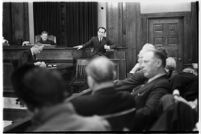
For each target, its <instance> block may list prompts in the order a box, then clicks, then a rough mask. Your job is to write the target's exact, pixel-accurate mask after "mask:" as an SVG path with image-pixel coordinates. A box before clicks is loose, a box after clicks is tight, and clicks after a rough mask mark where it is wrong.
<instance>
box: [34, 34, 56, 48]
mask: <svg viewBox="0 0 201 134" xmlns="http://www.w3.org/2000/svg"><path fill="white" fill-rule="evenodd" d="M40 37H41V38H40V40H39V41H38V42H37V43H41V44H49V45H55V43H54V41H52V40H49V39H48V32H46V31H43V32H42V33H41V36H40Z"/></svg>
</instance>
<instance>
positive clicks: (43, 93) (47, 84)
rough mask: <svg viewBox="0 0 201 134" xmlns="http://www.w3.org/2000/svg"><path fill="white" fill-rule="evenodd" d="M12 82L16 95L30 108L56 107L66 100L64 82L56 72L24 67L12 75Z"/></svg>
mask: <svg viewBox="0 0 201 134" xmlns="http://www.w3.org/2000/svg"><path fill="white" fill-rule="evenodd" d="M11 81H12V85H13V88H14V90H15V93H16V95H17V96H18V97H19V98H20V99H21V100H23V101H24V102H25V103H26V104H27V106H28V107H32V108H36V107H37V108H40V107H43V106H48V105H54V104H57V103H60V102H62V101H63V100H64V99H65V95H66V94H65V87H64V82H63V80H62V78H61V75H60V74H59V73H58V72H56V71H53V70H47V69H45V68H39V67H35V66H33V65H24V66H22V67H20V68H18V69H17V70H16V71H15V72H14V73H13V74H12V76H11Z"/></svg>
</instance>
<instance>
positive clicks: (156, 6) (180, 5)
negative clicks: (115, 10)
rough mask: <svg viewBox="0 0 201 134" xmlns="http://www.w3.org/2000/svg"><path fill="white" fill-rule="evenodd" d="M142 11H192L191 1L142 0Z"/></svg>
mask: <svg viewBox="0 0 201 134" xmlns="http://www.w3.org/2000/svg"><path fill="white" fill-rule="evenodd" d="M140 6H141V13H162V12H184V11H191V2H174V1H170V2H154V1H151V2H141V3H140Z"/></svg>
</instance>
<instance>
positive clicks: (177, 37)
mask: <svg viewBox="0 0 201 134" xmlns="http://www.w3.org/2000/svg"><path fill="white" fill-rule="evenodd" d="M148 26H149V28H148V30H149V31H148V40H149V42H150V43H152V44H154V45H155V46H156V47H165V49H166V51H167V53H168V56H169V57H174V58H175V59H176V61H177V69H181V67H182V50H183V47H182V46H183V36H184V35H183V19H182V18H179V17H174V18H150V19H149V20H148Z"/></svg>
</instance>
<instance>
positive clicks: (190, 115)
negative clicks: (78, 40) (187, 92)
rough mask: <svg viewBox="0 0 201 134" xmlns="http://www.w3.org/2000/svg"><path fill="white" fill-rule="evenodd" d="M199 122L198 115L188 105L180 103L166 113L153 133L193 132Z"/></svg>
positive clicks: (155, 126) (156, 124)
mask: <svg viewBox="0 0 201 134" xmlns="http://www.w3.org/2000/svg"><path fill="white" fill-rule="evenodd" d="M197 121H198V115H197V113H196V112H195V111H194V110H193V109H192V108H191V107H190V106H188V105H187V104H185V103H183V102H180V101H178V102H176V103H174V104H172V105H171V106H170V107H168V109H167V110H166V111H164V113H163V114H162V115H161V116H160V118H159V119H158V120H157V122H156V123H155V124H154V125H153V127H152V128H151V131H170V132H172V131H176V132H179V131H193V129H194V128H195V124H196V122H197Z"/></svg>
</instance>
